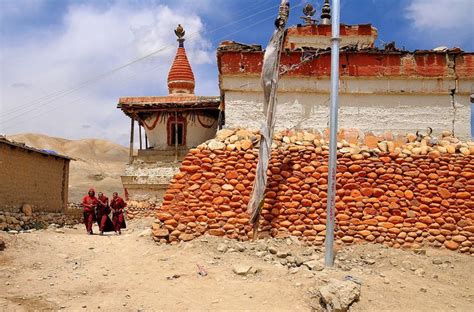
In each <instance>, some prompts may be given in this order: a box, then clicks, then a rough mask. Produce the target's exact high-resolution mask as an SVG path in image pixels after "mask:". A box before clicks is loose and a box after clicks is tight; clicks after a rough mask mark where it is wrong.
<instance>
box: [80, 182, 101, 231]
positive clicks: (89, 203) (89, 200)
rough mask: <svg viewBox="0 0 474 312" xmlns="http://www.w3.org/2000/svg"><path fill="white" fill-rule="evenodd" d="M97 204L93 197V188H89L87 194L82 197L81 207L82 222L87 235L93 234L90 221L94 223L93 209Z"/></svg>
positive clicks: (95, 198)
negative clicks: (82, 211) (82, 212)
mask: <svg viewBox="0 0 474 312" xmlns="http://www.w3.org/2000/svg"><path fill="white" fill-rule="evenodd" d="M97 204H98V201H97V197H95V190H94V189H93V188H91V189H89V192H88V193H87V195H86V196H84V198H83V199H82V207H83V208H84V224H85V226H86V230H87V233H88V234H89V235H92V234H93V233H92V223H94V220H95V209H96V207H97Z"/></svg>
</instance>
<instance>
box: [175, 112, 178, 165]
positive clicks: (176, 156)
mask: <svg viewBox="0 0 474 312" xmlns="http://www.w3.org/2000/svg"><path fill="white" fill-rule="evenodd" d="M174 149H175V154H174V162H178V111H177V110H176V111H175V112H174Z"/></svg>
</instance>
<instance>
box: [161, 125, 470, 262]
mask: <svg viewBox="0 0 474 312" xmlns="http://www.w3.org/2000/svg"><path fill="white" fill-rule="evenodd" d="M286 134H288V135H283V134H282V133H279V134H276V136H275V138H279V137H281V141H279V140H275V141H274V142H273V144H274V145H276V147H275V148H274V149H273V150H272V158H271V160H270V164H269V170H268V174H269V176H268V183H267V185H268V186H267V191H266V195H265V204H264V207H263V210H262V218H261V224H260V229H261V230H262V232H263V234H262V235H270V236H273V237H277V238H278V237H287V236H290V235H293V236H296V237H299V238H300V239H301V240H303V241H305V242H306V243H309V244H314V245H321V244H322V243H323V241H324V237H325V229H326V226H325V224H326V197H327V187H328V186H327V177H328V167H327V160H328V150H327V149H328V148H327V145H325V144H322V141H321V139H317V138H315V136H316V135H317V134H312V133H307V132H292V135H291V136H289V134H290V132H286ZM345 135H346V136H347V137H348V139H350V137H349V135H348V134H345ZM368 138H369V139H371V138H370V136H367V135H366V136H365V140H366V141H367V139H368ZM258 139H259V137H258V134H256V133H253V132H250V131H247V130H228V129H225V130H221V131H219V132H218V134H217V136H216V139H214V140H210V141H208V142H206V143H205V144H202V145H201V146H199V147H198V148H196V149H192V150H190V152H189V153H188V155H187V156H186V157H185V159H184V160H183V162H182V166H181V168H180V172H179V173H178V174H176V175H175V176H174V178H173V179H172V180H171V183H170V186H169V188H168V190H167V192H166V194H165V196H164V201H163V204H162V206H161V207H159V209H158V210H157V213H156V217H157V219H156V221H155V223H154V224H153V228H152V230H153V235H154V238H155V240H157V241H162V242H170V241H177V240H184V241H188V240H191V239H193V238H195V237H198V236H200V235H203V234H205V233H207V234H210V235H215V236H226V237H229V238H233V239H239V240H247V239H249V237H251V235H252V227H251V225H250V224H249V215H248V213H247V203H248V201H249V197H250V192H251V189H252V185H253V180H254V178H255V168H256V165H257V157H258V150H257V147H256V143H257V142H258ZM410 140H411V139H409V136H407V142H406V143H404V145H400V146H396V144H395V143H394V145H393V146H392V145H391V144H388V142H389V141H380V140H378V141H377V142H376V144H377V146H378V147H377V148H370V147H369V146H367V147H366V146H365V145H356V144H355V143H348V141H347V142H341V143H340V144H339V145H340V149H339V153H338V170H337V171H338V173H337V197H336V209H337V211H336V238H337V240H338V242H340V243H347V244H350V243H355V242H364V241H365V242H377V243H383V244H386V245H388V246H393V247H406V248H419V247H420V246H422V245H432V246H435V247H442V246H444V247H445V248H448V249H451V250H458V251H460V252H465V253H474V247H473V246H472V244H473V242H474V221H473V220H474V210H473V208H474V153H473V154H472V155H471V148H472V143H471V142H467V143H462V142H459V141H456V139H454V138H448V137H447V136H445V137H444V139H443V140H440V141H438V142H437V145H434V144H432V143H434V138H430V139H429V138H423V139H421V141H416V138H415V141H414V142H410ZM429 140H431V141H430V142H431V143H428V142H429ZM444 140H445V141H449V142H450V143H449V144H448V145H445V146H443V145H442V144H444V143H442V144H440V142H442V141H444ZM318 142H319V143H318ZM423 142H425V143H426V145H424V144H425V143H423ZM454 142H457V143H454ZM384 144H385V145H384ZM397 144H398V143H397ZM347 145H348V146H347ZM418 145H419V147H418ZM430 145H431V146H430ZM448 146H449V150H448V148H447V147H448ZM451 146H454V147H453V148H454V152H453V153H451V152H452V149H451ZM385 147H387V149H386V151H385V150H384V148H385ZM422 147H423V148H422ZM439 147H443V148H446V152H444V150H440V149H439ZM397 148H398V149H397ZM417 148H419V149H420V150H418V149H417ZM466 148H467V151H468V152H467V151H466ZM410 153H411V154H410Z"/></svg>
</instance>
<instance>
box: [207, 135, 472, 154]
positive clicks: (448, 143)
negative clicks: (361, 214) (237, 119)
mask: <svg viewBox="0 0 474 312" xmlns="http://www.w3.org/2000/svg"><path fill="white" fill-rule="evenodd" d="M328 135H329V134H328V131H325V132H324V133H323V134H321V133H319V132H309V131H294V130H286V131H280V132H277V133H275V134H274V136H273V144H272V148H273V149H275V148H279V149H283V150H285V149H287V148H290V147H292V146H293V147H295V146H300V147H301V149H304V147H305V146H314V147H315V148H316V149H315V151H316V152H322V151H323V150H329V141H328ZM259 141H260V134H259V132H257V131H250V130H246V129H237V130H234V129H222V130H220V131H218V132H217V134H216V137H215V138H214V139H211V140H208V141H206V142H205V143H203V144H201V145H199V146H198V148H199V149H210V150H212V151H214V150H228V151H233V150H239V151H240V150H244V151H246V150H248V149H252V148H254V147H256V148H258V144H257V143H258V142H259ZM337 147H338V152H339V153H341V154H343V155H345V156H352V155H362V156H364V157H365V158H366V157H370V156H376V155H379V154H386V153H390V154H392V155H396V156H398V157H401V158H404V157H409V156H411V155H428V154H430V155H431V156H432V157H437V156H439V155H440V154H445V153H447V154H456V153H458V154H463V155H464V156H469V155H474V142H472V141H467V142H462V141H460V140H459V139H457V138H455V137H453V136H452V133H451V132H450V131H443V132H442V134H441V139H438V138H437V137H434V136H429V135H421V134H419V135H416V134H413V133H409V134H407V135H393V134H391V133H386V134H384V135H380V136H376V135H374V134H372V133H365V134H364V133H361V132H360V131H358V130H355V129H349V130H341V131H340V132H339V134H338V144H337ZM362 156H354V158H360V157H362Z"/></svg>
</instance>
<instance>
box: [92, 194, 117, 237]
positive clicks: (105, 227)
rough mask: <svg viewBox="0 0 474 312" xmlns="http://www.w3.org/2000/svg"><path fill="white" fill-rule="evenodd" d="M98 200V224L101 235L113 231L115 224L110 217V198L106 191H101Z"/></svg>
mask: <svg viewBox="0 0 474 312" xmlns="http://www.w3.org/2000/svg"><path fill="white" fill-rule="evenodd" d="M97 201H98V203H97V209H96V213H97V225H98V226H99V230H100V235H103V234H104V232H110V231H113V230H114V226H113V224H112V221H111V220H110V218H109V213H110V207H109V199H108V198H107V197H106V196H105V195H104V193H102V192H99V194H98V196H97Z"/></svg>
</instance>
